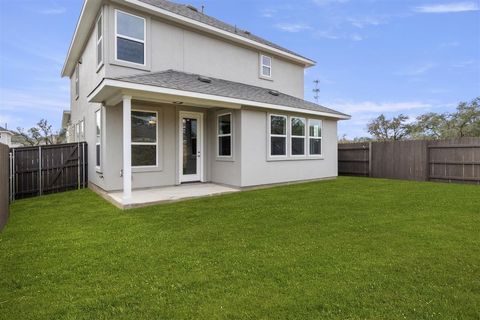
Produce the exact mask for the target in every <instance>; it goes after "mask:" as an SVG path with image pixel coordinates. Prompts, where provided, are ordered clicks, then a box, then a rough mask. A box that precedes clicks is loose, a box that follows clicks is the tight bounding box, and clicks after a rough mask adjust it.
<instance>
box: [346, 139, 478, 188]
mask: <svg viewBox="0 0 480 320" xmlns="http://www.w3.org/2000/svg"><path fill="white" fill-rule="evenodd" d="M338 173H339V175H353V176H364V177H373V178H390V179H403V180H415V181H443V182H458V183H473V184H480V138H458V139H450V140H438V141H437V140H411V141H384V142H383V141H381V142H366V143H347V144H339V145H338Z"/></svg>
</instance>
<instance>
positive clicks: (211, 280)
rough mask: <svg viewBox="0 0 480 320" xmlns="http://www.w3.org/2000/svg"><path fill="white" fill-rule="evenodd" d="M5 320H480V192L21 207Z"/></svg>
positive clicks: (347, 189)
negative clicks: (124, 208)
mask: <svg viewBox="0 0 480 320" xmlns="http://www.w3.org/2000/svg"><path fill="white" fill-rule="evenodd" d="M0 318H1V319H22V320H26V319H479V318H480V187H478V186H467V185H454V184H441V183H438V184H434V183H416V182H404V181H392V180H374V179H366V178H339V179H338V180H335V181H325V182H314V183H305V184H298V185H291V186H285V187H277V188H271V189H263V190H255V191H248V192H242V193H235V194H229V195H224V196H219V197H211V198H204V199H198V200H191V201H186V202H180V203H174V204H167V205H160V206H154V207H147V208H141V209H134V210H129V211H120V210H118V209H116V208H114V207H113V206H111V205H110V204H108V203H107V202H105V201H104V200H103V199H101V198H100V197H98V196H97V195H96V194H94V193H93V192H91V191H89V190H83V191H78V192H69V193H63V194H57V195H52V196H45V197H39V198H34V199H29V200H22V201H17V202H15V203H14V204H13V205H12V207H11V218H10V221H9V223H8V225H7V227H6V228H5V229H4V231H3V232H2V233H1V234H0Z"/></svg>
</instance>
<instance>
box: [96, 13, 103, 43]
mask: <svg viewBox="0 0 480 320" xmlns="http://www.w3.org/2000/svg"><path fill="white" fill-rule="evenodd" d="M101 37H102V18H100V19H98V22H97V40H100V38H101Z"/></svg>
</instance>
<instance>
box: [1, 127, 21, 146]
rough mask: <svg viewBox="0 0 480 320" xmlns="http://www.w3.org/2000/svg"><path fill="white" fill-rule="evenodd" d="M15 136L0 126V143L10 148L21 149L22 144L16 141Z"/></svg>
mask: <svg viewBox="0 0 480 320" xmlns="http://www.w3.org/2000/svg"><path fill="white" fill-rule="evenodd" d="M16 138H17V134H16V133H15V132H13V131H10V130H8V129H6V128H4V127H1V126H0V143H3V144H6V145H7V146H9V147H10V148H17V147H23V144H21V143H19V142H18V141H16Z"/></svg>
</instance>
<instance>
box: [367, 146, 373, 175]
mask: <svg viewBox="0 0 480 320" xmlns="http://www.w3.org/2000/svg"><path fill="white" fill-rule="evenodd" d="M368 176H369V177H371V176H372V141H369V142H368Z"/></svg>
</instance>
